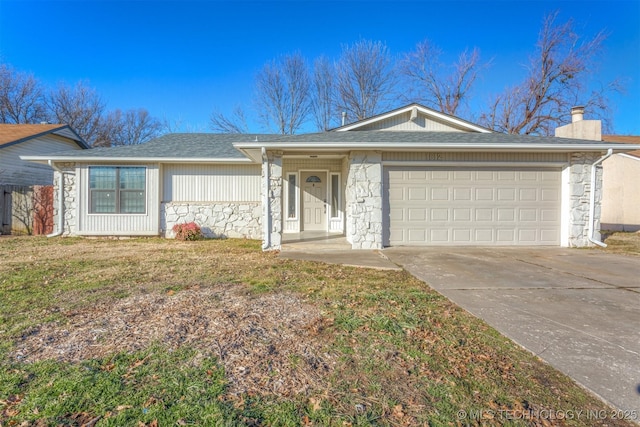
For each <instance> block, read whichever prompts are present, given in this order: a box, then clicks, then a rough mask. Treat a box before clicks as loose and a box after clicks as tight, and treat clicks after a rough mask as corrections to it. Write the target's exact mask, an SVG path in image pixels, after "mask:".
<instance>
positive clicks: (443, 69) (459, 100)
mask: <svg viewBox="0 0 640 427" xmlns="http://www.w3.org/2000/svg"><path fill="white" fill-rule="evenodd" d="M441 54H442V51H441V50H440V49H439V48H438V47H436V46H435V45H433V44H432V43H431V42H429V41H428V40H424V41H422V42H420V43H418V44H417V45H416V48H415V50H413V51H412V52H410V53H408V54H406V55H405V56H404V58H403V59H402V60H401V61H400V63H399V71H400V73H401V74H402V75H403V76H404V77H405V78H406V80H407V86H408V87H409V88H411V92H410V94H409V97H408V98H409V99H407V100H408V101H410V102H419V103H422V104H424V105H426V106H428V107H431V108H434V109H436V110H439V111H442V112H443V113H447V114H451V115H455V114H457V113H458V110H459V109H460V107H461V105H462V104H463V103H464V102H465V101H466V100H467V98H468V97H469V93H470V91H471V89H472V87H473V84H474V83H475V81H476V79H477V77H478V72H479V71H480V69H482V68H483V67H485V66H486V64H481V63H480V51H479V50H478V49H477V48H474V49H473V50H471V51H469V50H465V51H464V52H462V53H461V54H460V55H459V56H458V60H457V61H456V62H454V63H453V64H450V65H446V64H444V63H442V62H440V60H439V58H440V55H441Z"/></svg>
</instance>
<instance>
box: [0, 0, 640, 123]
mask: <svg viewBox="0 0 640 427" xmlns="http://www.w3.org/2000/svg"><path fill="white" fill-rule="evenodd" d="M552 11H559V13H560V15H559V18H560V20H561V21H565V20H567V19H569V18H573V19H574V21H575V23H576V29H577V30H578V33H579V34H581V35H584V36H593V35H594V34H595V33H596V32H598V31H599V30H605V31H607V32H608V33H609V37H608V39H607V40H606V42H605V51H604V54H603V57H602V58H603V60H602V61H601V64H600V69H599V70H598V71H599V72H598V79H599V80H601V81H608V80H611V79H613V78H615V77H622V78H624V79H625V81H626V94H624V95H616V96H614V97H613V98H612V99H613V103H614V131H615V132H616V133H618V134H635V135H640V0H609V1H589V0H582V1H446V2H445V1H403V0H400V1H398V0H396V1H393V2H389V1H335V2H328V1H325V2H314V1H293V0H290V1H281V2H275V1H232V2H226V1H204V0H201V1H151V0H149V1H145V0H138V1H124V0H111V1H92V0H85V1H82V0H75V1H58V0H50V1H38V0H19V1H14V0H0V58H1V59H2V60H3V61H4V62H7V63H10V64H11V65H13V66H14V67H15V68H17V69H19V70H21V71H28V72H32V73H33V74H35V75H36V77H38V78H39V79H40V80H41V81H42V82H43V83H44V84H46V85H51V86H53V85H55V84H56V83H58V82H60V81H65V82H67V83H71V84H72V83H75V82H76V81H78V80H87V81H88V82H89V84H90V85H91V86H93V87H95V88H96V89H97V90H98V92H99V93H100V94H101V95H102V97H103V98H104V100H105V101H107V104H108V107H109V109H115V108H120V109H123V110H126V109H130V108H140V107H142V108H146V109H147V110H149V112H150V113H151V114H152V115H154V116H156V117H158V118H160V119H163V118H164V119H168V120H170V121H176V120H179V121H180V122H181V125H182V128H183V129H186V130H195V131H207V130H208V123H209V116H210V114H211V112H212V111H213V110H214V109H217V110H219V111H222V112H225V113H228V112H231V110H232V109H233V108H234V107H235V106H237V105H242V106H243V107H244V108H245V109H246V110H248V111H250V110H251V106H252V101H251V100H252V94H253V81H254V77H255V75H256V73H257V72H258V71H259V70H260V68H261V67H262V66H263V65H264V63H265V62H266V61H269V60H271V59H273V58H275V57H277V56H278V55H281V54H286V53H291V52H294V51H300V52H301V53H302V54H303V55H304V56H306V57H307V58H309V59H310V60H313V59H314V58H315V57H317V56H319V55H323V54H324V55H326V56H328V57H330V58H337V57H338V55H339V53H340V50H341V45H342V44H350V43H353V42H355V41H357V40H358V39H360V38H365V39H371V40H381V41H383V42H385V43H386V44H387V46H388V47H389V50H390V51H391V53H392V54H394V55H400V54H402V53H404V52H408V51H410V50H412V49H413V48H414V47H415V45H416V43H418V42H419V41H422V40H424V39H429V40H431V41H432V42H434V43H435V44H437V45H439V46H440V47H441V48H442V50H443V51H444V52H445V53H446V54H449V55H450V57H451V58H454V57H455V56H456V55H457V54H458V53H459V52H460V51H462V50H463V49H465V48H466V47H469V48H472V47H478V48H479V49H480V51H481V55H482V58H483V59H484V60H489V59H491V60H492V65H491V67H490V68H489V69H488V70H486V71H485V72H484V77H483V78H482V79H481V80H480V81H478V83H477V85H476V89H475V91H474V93H473V96H474V98H473V99H474V101H473V103H472V107H475V106H478V105H482V104H484V103H485V102H486V101H488V99H489V97H490V95H491V94H495V93H499V92H500V91H502V89H503V88H504V87H505V86H507V85H514V84H517V83H518V82H519V81H520V80H521V78H522V76H523V73H524V68H523V66H524V64H525V63H526V61H527V57H528V55H529V54H531V53H533V51H534V45H535V42H536V39H537V35H538V31H539V29H540V25H541V22H542V19H543V17H544V15H545V14H547V13H549V12H552ZM443 59H446V57H445V58H443ZM586 118H589V117H588V114H587V116H586ZM251 130H252V131H260V130H262V129H260V128H259V127H258V126H257V125H254V126H251Z"/></svg>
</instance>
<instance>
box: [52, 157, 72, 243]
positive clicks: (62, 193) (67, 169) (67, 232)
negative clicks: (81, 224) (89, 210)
mask: <svg viewBox="0 0 640 427" xmlns="http://www.w3.org/2000/svg"><path fill="white" fill-rule="evenodd" d="M57 166H58V168H59V169H60V170H62V171H63V172H64V175H63V176H64V184H63V188H62V189H61V188H60V184H59V183H60V178H59V177H60V175H59V174H60V172H58V171H56V172H54V177H53V224H54V232H56V233H57V232H58V231H60V230H58V224H59V218H60V212H59V209H58V207H59V198H60V197H62V199H63V208H64V216H63V221H62V227H63V228H62V234H63V235H64V236H72V235H75V234H77V230H76V212H77V180H76V169H75V164H74V163H63V164H58V165H57Z"/></svg>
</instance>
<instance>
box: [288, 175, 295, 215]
mask: <svg viewBox="0 0 640 427" xmlns="http://www.w3.org/2000/svg"><path fill="white" fill-rule="evenodd" d="M297 180H298V175H297V174H295V173H290V174H288V175H287V184H288V185H287V187H288V188H287V219H296V218H297V217H298V212H297V207H298V186H297V184H298V182H297Z"/></svg>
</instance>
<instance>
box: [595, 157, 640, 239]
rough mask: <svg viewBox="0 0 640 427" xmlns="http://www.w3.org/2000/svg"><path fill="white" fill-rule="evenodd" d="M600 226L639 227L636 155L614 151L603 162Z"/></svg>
mask: <svg viewBox="0 0 640 427" xmlns="http://www.w3.org/2000/svg"><path fill="white" fill-rule="evenodd" d="M602 180H603V196H602V197H603V200H602V228H603V229H606V230H612V231H638V230H640V192H639V191H638V184H639V183H640V158H638V157H635V156H629V155H624V154H614V155H613V156H611V157H609V158H608V159H607V160H605V161H604V162H603V177H602Z"/></svg>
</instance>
